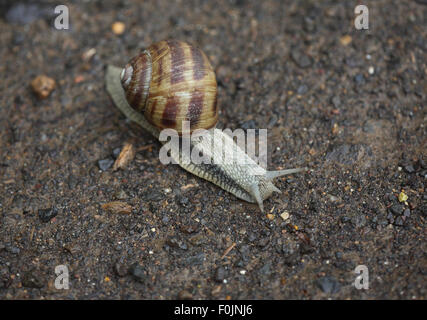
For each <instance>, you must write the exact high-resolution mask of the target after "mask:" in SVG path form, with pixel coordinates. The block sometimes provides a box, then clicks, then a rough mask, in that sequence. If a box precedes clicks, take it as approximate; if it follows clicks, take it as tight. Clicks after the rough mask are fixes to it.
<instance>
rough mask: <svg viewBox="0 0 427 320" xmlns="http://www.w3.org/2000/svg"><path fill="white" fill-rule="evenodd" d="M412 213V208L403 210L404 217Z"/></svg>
mask: <svg viewBox="0 0 427 320" xmlns="http://www.w3.org/2000/svg"><path fill="white" fill-rule="evenodd" d="M410 215H411V210H409V209H405V211H403V216H404V217H409V216H410Z"/></svg>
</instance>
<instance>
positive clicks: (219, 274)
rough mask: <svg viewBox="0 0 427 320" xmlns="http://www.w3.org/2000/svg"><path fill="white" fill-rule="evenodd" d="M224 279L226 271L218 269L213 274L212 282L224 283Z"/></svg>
mask: <svg viewBox="0 0 427 320" xmlns="http://www.w3.org/2000/svg"><path fill="white" fill-rule="evenodd" d="M225 277H226V270H225V268H224V267H218V268H216V270H215V274H214V280H215V281H216V282H220V283H222V282H224V279H225Z"/></svg>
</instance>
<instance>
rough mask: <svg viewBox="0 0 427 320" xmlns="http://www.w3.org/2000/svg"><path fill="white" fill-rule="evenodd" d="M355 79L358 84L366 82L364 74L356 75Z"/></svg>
mask: <svg viewBox="0 0 427 320" xmlns="http://www.w3.org/2000/svg"><path fill="white" fill-rule="evenodd" d="M354 81H355V82H356V84H364V83H365V77H364V76H363V74H361V73H359V74H357V75H356V76H355V77H354Z"/></svg>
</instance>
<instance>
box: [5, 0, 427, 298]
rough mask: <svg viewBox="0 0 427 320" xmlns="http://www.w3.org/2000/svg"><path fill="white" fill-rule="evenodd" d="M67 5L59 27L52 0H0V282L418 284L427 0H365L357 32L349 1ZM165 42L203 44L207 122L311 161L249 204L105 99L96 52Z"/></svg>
mask: <svg viewBox="0 0 427 320" xmlns="http://www.w3.org/2000/svg"><path fill="white" fill-rule="evenodd" d="M64 2H65V3H64ZM67 2H68V3H67ZM62 3H64V4H66V5H67V6H68V7H69V10H70V29H69V30H56V29H55V28H54V27H53V26H54V21H55V17H56V15H55V14H54V13H53V8H54V6H55V5H56V4H57V2H56V1H37V2H36V1H33V2H31V1H24V2H20V1H0V30H1V32H0V74H1V80H0V93H1V94H0V298H1V299H58V298H59V299H77V298H78V299H177V298H180V299H184V298H186V299H187V298H188V299H326V298H333V299H425V298H426V288H427V285H426V284H427V281H426V272H427V268H426V267H427V259H426V229H425V220H426V211H427V210H426V208H427V207H426V203H427V201H426V200H427V194H426V192H425V182H426V175H427V164H426V163H427V159H426V140H427V139H426V110H427V109H426V101H427V99H426V97H427V81H426V76H427V65H426V61H427V59H426V57H427V56H426V50H427V27H426V21H427V2H426V1H424V0H417V1H415V0H411V1H409V0H406V1H403V0H402V1H389V0H376V1H364V2H363V3H364V4H366V5H367V6H368V8H369V30H356V29H355V26H354V23H353V21H354V18H355V13H354V8H355V6H356V5H357V4H359V1H317V0H313V1H271V0H270V1H258V0H253V1H249V0H248V1H245V0H228V1H226V0H220V1H201V0H200V1H183V0H182V1H168V0H161V1H137V0H122V1H90V2H89V1H83V0H82V1H62ZM115 22H123V23H124V25H125V30H124V32H123V33H122V34H118V33H120V32H119V31H120V30H117V29H115V30H114V31H113V29H112V25H113V24H114V23H115ZM115 26H116V27H117V26H118V25H115ZM163 39H179V40H182V41H186V42H189V43H192V44H194V45H196V46H198V47H200V48H201V49H202V50H203V51H204V52H205V53H206V54H207V55H208V57H209V58H210V60H211V62H212V65H213V66H214V68H215V70H216V74H217V80H218V86H219V96H218V101H219V104H220V108H221V114H220V122H219V124H218V127H220V128H230V129H236V128H244V129H248V128H268V132H269V136H268V145H269V169H271V170H272V169H282V168H293V167H300V166H308V167H309V168H310V171H309V172H307V173H304V174H298V175H293V176H288V177H285V178H279V179H277V181H276V182H275V184H276V185H277V186H278V187H279V188H280V189H281V190H282V192H283V193H282V194H281V195H278V194H275V195H274V196H273V197H272V198H271V199H269V200H267V201H265V203H264V206H265V209H266V212H265V213H264V214H262V213H261V212H260V210H259V209H258V207H257V206H256V205H254V204H249V203H246V202H244V201H240V200H238V199H236V198H235V197H234V196H233V195H231V194H228V193H226V192H225V191H223V190H222V189H220V188H218V187H217V186H215V185H213V184H211V183H209V182H206V181H204V180H202V179H199V178H197V177H195V176H193V175H191V174H189V173H187V172H185V171H184V170H182V169H181V168H180V167H179V166H177V165H169V166H164V165H162V164H161V163H160V161H159V156H158V155H159V149H160V144H159V143H158V142H157V141H156V140H155V139H153V138H152V137H151V136H150V135H149V134H147V133H145V132H144V131H143V129H142V128H140V127H138V126H137V125H135V124H132V123H130V122H129V121H127V120H126V119H125V117H124V116H123V115H122V114H121V113H120V111H119V110H117V109H116V108H115V107H114V106H113V104H112V102H111V100H110V99H109V97H108V96H107V93H106V91H105V88H104V71H105V67H106V65H107V64H114V65H118V66H124V64H125V63H126V62H127V61H128V60H129V59H130V58H131V57H133V56H134V55H136V54H137V53H138V52H139V51H140V50H141V49H142V48H145V47H147V46H149V45H150V44H151V43H153V42H156V41H159V40H163ZM39 75H46V76H48V77H50V78H52V79H54V80H55V83H56V84H55V88H54V90H53V91H52V92H51V93H50V94H49V96H48V97H47V98H46V99H40V98H39V97H38V96H37V95H36V94H35V93H34V92H33V90H32V88H31V82H32V80H33V79H34V78H35V77H37V76H39ZM127 142H130V143H132V144H133V145H134V146H135V149H136V150H137V152H136V157H135V159H134V160H133V161H132V162H131V163H130V164H129V166H128V167H127V168H125V169H120V170H117V171H113V169H112V167H111V165H112V163H113V162H114V158H115V157H117V154H118V153H119V152H120V150H121V148H122V147H123V145H124V144H125V143H127ZM112 201H121V202H124V203H127V204H128V205H130V206H131V210H130V212H128V213H114V212H110V211H107V210H105V209H103V207H102V205H104V204H106V203H109V202H112ZM58 265H64V266H66V267H67V268H68V271H69V289H57V288H56V287H55V279H56V277H57V275H56V274H55V267H57V266H58ZM358 265H365V266H367V268H368V271H369V289H367V290H364V289H356V288H355V286H354V282H355V278H356V274H355V272H354V270H355V268H356V267H357V266H358Z"/></svg>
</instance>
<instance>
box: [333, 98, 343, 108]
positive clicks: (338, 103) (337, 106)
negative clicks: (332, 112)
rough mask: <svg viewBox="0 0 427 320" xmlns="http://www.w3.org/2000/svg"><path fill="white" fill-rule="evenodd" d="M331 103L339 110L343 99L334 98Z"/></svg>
mask: <svg viewBox="0 0 427 320" xmlns="http://www.w3.org/2000/svg"><path fill="white" fill-rule="evenodd" d="M331 102H332V104H333V105H334V107H335V108H339V107H340V105H341V99H340V97H338V96H333V97H332V100H331Z"/></svg>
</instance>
